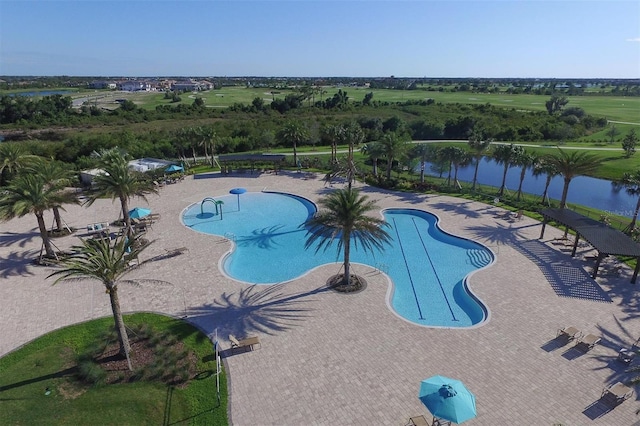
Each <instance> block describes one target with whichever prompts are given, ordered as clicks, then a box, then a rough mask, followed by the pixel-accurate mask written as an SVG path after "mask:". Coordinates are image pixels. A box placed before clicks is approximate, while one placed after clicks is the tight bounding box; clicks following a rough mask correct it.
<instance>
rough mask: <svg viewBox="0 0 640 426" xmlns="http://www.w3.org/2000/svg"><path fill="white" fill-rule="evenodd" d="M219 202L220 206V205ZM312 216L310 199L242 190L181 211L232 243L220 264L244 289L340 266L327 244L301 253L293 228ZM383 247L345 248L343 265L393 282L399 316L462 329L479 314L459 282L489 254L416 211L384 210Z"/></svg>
mask: <svg viewBox="0 0 640 426" xmlns="http://www.w3.org/2000/svg"><path fill="white" fill-rule="evenodd" d="M220 202H222V203H220ZM315 212H316V206H315V204H313V203H312V202H311V201H309V200H307V199H305V198H302V197H298V196H295V195H291V194H283V193H276V192H248V193H246V194H243V195H241V196H239V197H236V196H235V195H224V196H220V197H214V198H212V199H208V200H207V201H204V202H198V203H194V204H192V205H191V206H189V207H187V208H186V209H185V210H184V212H183V214H182V221H183V223H184V224H185V226H187V227H189V228H191V229H193V230H195V231H198V232H203V233H207V234H214V235H220V236H224V237H226V238H229V239H230V240H232V241H234V242H235V247H234V249H233V250H232V251H231V252H230V253H229V254H228V255H227V256H225V258H224V259H222V260H221V262H220V263H221V267H222V269H223V270H224V272H225V273H226V274H227V275H229V276H230V277H231V278H233V279H236V280H238V281H243V282H246V283H252V284H274V283H279V282H284V281H290V280H293V279H295V278H297V277H299V276H301V275H303V274H305V273H306V272H308V271H310V270H311V269H313V268H315V267H317V266H320V265H323V264H327V263H334V262H339V263H341V262H342V256H341V255H337V253H336V250H335V246H333V247H330V248H329V249H328V250H327V251H322V250H320V251H319V252H318V253H315V248H314V247H311V248H309V249H308V250H305V248H304V244H305V241H306V235H307V234H306V230H305V229H303V228H301V227H300V225H301V224H302V223H304V222H305V220H307V218H308V217H309V216H310V215H313V214H314V213H315ZM382 213H383V216H384V218H385V220H386V222H387V223H388V224H389V228H387V232H388V233H389V234H390V235H391V237H392V241H391V244H390V245H387V246H385V250H384V252H383V253H380V252H375V253H363V252H362V251H359V250H356V249H355V248H353V247H352V253H351V260H352V262H353V263H362V264H366V265H370V266H372V267H374V268H377V269H380V270H382V271H384V272H385V273H387V274H388V275H389V277H390V278H391V280H392V281H393V288H392V291H391V292H390V295H389V298H388V304H389V306H390V307H391V309H392V310H393V311H394V312H395V313H396V314H397V315H399V316H400V317H402V318H404V319H406V320H408V321H410V322H413V323H416V324H420V325H428V326H439V327H470V326H473V325H476V324H479V323H481V322H483V321H484V320H485V318H486V316H487V309H486V308H485V306H484V305H483V304H482V303H481V302H480V300H478V298H476V297H475V296H474V295H473V294H472V293H471V292H470V291H469V290H468V288H467V285H466V277H468V275H469V274H470V273H472V272H473V271H475V270H478V269H481V268H484V267H486V266H488V265H490V264H491V263H492V262H493V260H494V256H493V253H492V252H491V251H490V250H489V249H487V248H486V247H484V246H482V245H481V244H478V243H476V242H473V241H470V240H467V239H464V238H459V237H456V236H453V235H450V234H447V233H445V232H443V231H442V230H441V229H440V228H439V227H438V226H437V221H438V218H437V217H436V216H435V215H433V214H431V213H428V212H425V211H423V210H416V209H398V208H394V209H386V210H383V212H382Z"/></svg>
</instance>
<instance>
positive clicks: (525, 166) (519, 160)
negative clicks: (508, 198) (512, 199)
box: [514, 151, 537, 201]
mask: <svg viewBox="0 0 640 426" xmlns="http://www.w3.org/2000/svg"><path fill="white" fill-rule="evenodd" d="M536 160H537V157H536V156H535V155H534V154H531V153H529V152H526V151H523V152H522V153H521V154H520V155H518V156H517V157H516V159H515V160H514V164H515V165H516V166H520V167H521V168H520V182H519V183H518V195H517V196H516V200H518V201H520V197H521V196H522V184H523V183H524V178H525V176H526V174H527V170H529V168H530V167H533V166H534V164H535V163H536Z"/></svg>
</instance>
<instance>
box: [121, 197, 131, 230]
mask: <svg viewBox="0 0 640 426" xmlns="http://www.w3.org/2000/svg"><path fill="white" fill-rule="evenodd" d="M120 205H121V206H122V221H123V222H124V226H125V229H126V230H127V237H128V238H129V239H131V238H132V237H133V228H132V227H131V217H130V216H129V200H128V199H127V198H126V197H120Z"/></svg>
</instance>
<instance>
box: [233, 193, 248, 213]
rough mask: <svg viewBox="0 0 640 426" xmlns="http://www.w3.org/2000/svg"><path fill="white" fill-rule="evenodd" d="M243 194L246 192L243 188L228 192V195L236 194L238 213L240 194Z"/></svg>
mask: <svg viewBox="0 0 640 426" xmlns="http://www.w3.org/2000/svg"><path fill="white" fill-rule="evenodd" d="M245 192H247V190H246V189H244V188H233V189H232V190H231V191H229V193H230V194H236V195H237V196H238V211H240V194H244V193H245Z"/></svg>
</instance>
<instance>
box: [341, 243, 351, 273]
mask: <svg viewBox="0 0 640 426" xmlns="http://www.w3.org/2000/svg"><path fill="white" fill-rule="evenodd" d="M343 238H344V277H343V278H342V284H344V285H349V282H350V278H351V232H349V231H345V233H344V237H343Z"/></svg>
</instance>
